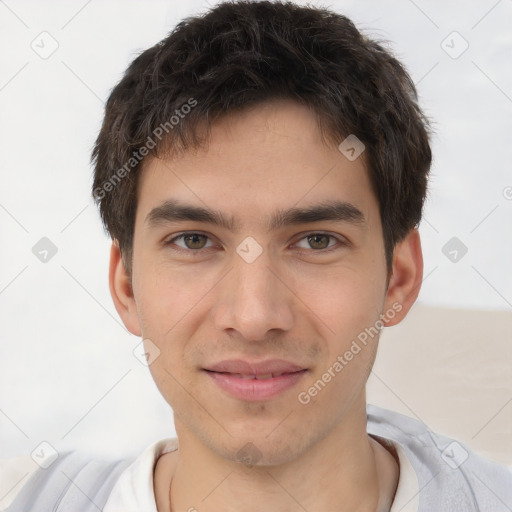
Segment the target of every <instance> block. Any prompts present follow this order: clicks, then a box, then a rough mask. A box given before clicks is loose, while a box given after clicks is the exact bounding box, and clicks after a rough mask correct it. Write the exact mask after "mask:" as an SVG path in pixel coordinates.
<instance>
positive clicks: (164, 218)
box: [144, 199, 366, 232]
mask: <svg viewBox="0 0 512 512" xmlns="http://www.w3.org/2000/svg"><path fill="white" fill-rule="evenodd" d="M184 220H188V221H195V222H204V223H207V224H213V225H216V226H221V227H223V228H225V229H227V230H230V231H240V224H239V223H238V222H237V221H236V220H235V219H234V217H229V218H228V217H226V216H225V215H224V214H223V213H222V212H221V211H215V210H211V209H209V208H203V207H201V206H194V205H191V204H185V203H182V202H180V201H177V200H175V199H169V200H167V201H165V202H164V203H162V204H161V205H159V206H157V207H155V208H153V209H152V210H151V211H150V212H149V213H148V215H147V216H146V219H145V221H144V222H145V224H146V225H147V226H148V227H149V228H151V227H156V226H158V225H160V224H164V223H165V224H166V223H173V222H179V221H184ZM319 221H335V222H348V223H351V224H354V225H361V226H363V225H364V224H366V219H365V216H364V215H363V213H362V212H361V210H359V209H358V208H356V207H355V206H354V205H353V204H351V203H348V202H346V201H325V202H322V203H320V204H316V205H311V206H308V207H306V208H295V207H294V208H289V209H287V210H277V211H276V212H275V213H274V214H273V215H272V216H271V217H270V219H269V221H268V223H267V230H268V232H270V231H274V230H276V229H279V228H282V227H285V226H292V225H297V224H312V223H314V222H319Z"/></svg>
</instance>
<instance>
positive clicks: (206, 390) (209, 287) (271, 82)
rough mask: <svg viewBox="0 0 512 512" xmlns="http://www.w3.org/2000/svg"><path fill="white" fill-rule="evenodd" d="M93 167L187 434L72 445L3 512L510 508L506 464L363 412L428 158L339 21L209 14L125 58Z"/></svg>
mask: <svg viewBox="0 0 512 512" xmlns="http://www.w3.org/2000/svg"><path fill="white" fill-rule="evenodd" d="M93 157H94V163H95V176H94V184H93V194H94V197H95V199H96V201H97V202H98V204H99V208H100V213H101V216H102V219H103V222H104V224H105V227H106V229H107V230H108V232H109V234H110V235H111V237H112V239H113V244H112V250H111V256H110V290H111V294H112V297H113V300H114V303H115V306H116V309H117V311H118V313H119V315H120V317H121V319H122V320H123V322H124V324H125V325H126V327H127V328H128V329H129V331H130V332H131V333H133V334H135V335H137V336H140V337H141V338H143V340H144V346H145V350H146V356H147V360H148V363H149V368H150V371H151V373H152V376H153V378H154V380H155V382H156V384H157V386H158V388H159V390H160V392H161V393H162V395H163V397H164V398H165V399H166V400H167V402H168V403H169V405H170V406H171V407H172V409H173V412H174V418H175V427H176V432H177V439H166V440H162V441H159V442H157V443H155V444H154V445H152V446H150V447H149V448H148V449H147V450H146V451H145V452H144V453H143V454H142V455H141V456H140V457H139V458H138V459H137V460H135V461H116V462H112V463H104V462H101V461H83V460H81V459H77V458H75V457H74V455H73V454H68V455H66V456H65V457H62V458H61V460H59V461H57V462H56V463H55V464H53V465H52V466H51V468H49V469H48V470H46V472H45V470H41V471H40V472H38V473H37V474H36V475H35V476H34V477H33V479H32V480H31V481H30V482H29V483H28V484H27V485H26V486H25V487H24V489H23V490H22V491H21V492H20V494H19V496H18V498H17V499H16V500H15V501H14V502H13V504H12V506H11V507H10V508H8V510H10V511H14V510H46V509H49V510H50V509H51V510H98V509H100V510H104V511H105V512H114V511H121V510H122V511H131V510H133V511H135V510H137V511H139V510H144V511H155V510H158V511H159V512H163V511H173V512H178V511H179V512H183V511H195V510H197V511H200V512H213V511H219V510H222V511H234V510H237V511H249V510H250V511H263V510H265V511H269V510H270V511H280V512H282V511H285V512H292V511H293V512H295V511H299V510H300V511H304V510H306V511H326V512H327V511H329V512H330V511H337V512H348V511H351V512H358V511H361V512H362V511H366V512H370V511H372V512H375V511H377V512H384V511H386V512H388V511H392V512H398V511H399V510H402V511H405V510H420V511H429V512H432V511H443V512H445V511H465V512H466V511H477V510H479V511H489V512H491V511H492V512H499V511H505V510H511V509H512V474H511V473H510V471H509V470H507V469H506V468H502V467H500V466H498V465H497V464H494V463H492V462H490V461H486V460H484V459H482V458H480V457H478V456H477V455H475V454H473V453H471V452H470V450H469V449H468V448H465V447H462V446H461V445H460V444H459V443H456V442H455V441H452V440H450V439H447V438H445V437H443V436H439V435H437V434H434V433H432V432H430V431H429V430H428V429H427V427H426V426H424V425H423V424H421V423H420V422H418V421H416V420H413V419H410V418H406V417H404V416H401V415H398V414H396V413H393V412H391V411H386V410H383V409H380V408H378V407H373V406H367V404H366V397H365V384H366V381H367V378H368V376H369V374H370V372H371V369H372V365H373V362H374V360H375V357H376V352H377V344H378V334H379V332H380V330H381V329H382V328H383V327H384V326H391V325H395V324H397V323H399V322H400V321H401V320H402V319H403V318H404V317H405V316H406V314H407V312H408V311H409V309H410V308H411V306H412V305H413V303H414V301H415V300H416V298H417V296H418V292H419V289H420V286H421V281H422V270H423V269H422V267H423V262H422V252H421V245H420V239H419V234H418V231H417V226H418V223H419V222H420V219H421V211H422V206H423V202H424V198H425V194H426V184H427V176H428V172H429V168H430V163H431V152H430V146H429V138H428V124H427V121H426V120H425V118H424V116H423V114H422V112H421V110H420V108H419V106H418V105H417V102H416V92H415V89H414V85H413V83H412V81H411V80H410V78H409V76H408V74H407V73H406V71H405V70H404V69H403V67H402V66H401V64H400V63H399V62H398V61H397V60H396V59H395V58H394V57H393V56H392V55H391V54H390V53H389V51H387V50H385V49H384V48H383V47H382V46H381V45H380V44H378V43H377V42H374V41H371V40H369V39H367V38H366V37H364V36H362V35H361V34H360V33H359V32H358V31H357V29H356V28H355V27H354V25H353V24H352V23H351V22H350V21H349V20H348V19H347V18H345V17H344V16H342V15H339V14H336V13H334V12H330V11H328V10H323V9H317V8H311V7H299V6H296V5H294V4H292V3H278V2H235V3H223V4H219V5H218V6H216V7H215V8H213V9H212V10H211V11H209V12H208V13H207V14H205V15H204V16H198V17H195V18H189V19H187V20H185V21H184V22H182V23H181V24H180V25H178V27H177V28H176V30H175V31H174V32H173V33H171V34H170V35H169V37H167V38H166V39H165V40H163V41H162V42H161V43H159V44H158V45H156V46H154V47H153V48H150V49H149V50H147V51H145V52H144V53H142V54H141V55H140V56H139V57H138V58H137V59H135V60H134V62H133V63H132V64H131V66H130V67H129V69H128V70H127V72H126V74H125V76H124V78H123V79H122V80H121V82H120V83H119V84H118V85H117V86H116V88H115V89H114V90H113V92H112V94H111V96H110V98H109V100H108V103H107V107H106V113H105V120H104V123H103V126H102V129H101V132H100V134H99V136H98V139H97V142H96V145H95V148H94V154H93ZM363 333H372V334H371V335H370V336H366V337H365V336H363V335H362V334H363ZM62 475H64V476H62ZM31 507H32V508H31ZM50 507H52V508H50Z"/></svg>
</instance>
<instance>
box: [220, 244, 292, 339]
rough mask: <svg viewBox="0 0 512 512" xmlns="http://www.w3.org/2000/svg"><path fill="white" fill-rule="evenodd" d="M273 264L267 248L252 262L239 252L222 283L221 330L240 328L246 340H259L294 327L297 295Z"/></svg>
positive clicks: (239, 330) (239, 333)
mask: <svg viewBox="0 0 512 512" xmlns="http://www.w3.org/2000/svg"><path fill="white" fill-rule="evenodd" d="M271 263H272V262H271V261H270V258H269V257H268V255H267V253H266V252H265V251H264V252H263V253H262V254H261V255H260V256H259V257H258V258H257V259H256V260H255V261H253V262H251V263H248V262H247V261H245V260H244V259H243V258H241V257H239V256H238V254H236V255H235V257H234V260H233V268H232V269H231V271H230V272H228V274H227V275H226V276H225V278H224V279H223V280H222V281H221V283H219V284H220V287H219V291H218V293H219V296H218V298H217V301H216V305H215V311H214V322H215V327H216V328H217V329H219V330H223V331H229V332H230V334H233V331H237V333H238V335H239V336H240V337H242V338H243V339H245V340H247V341H252V342H256V341H260V340H265V339H268V336H269V335H270V334H275V332H276V331H288V330H290V329H291V328H292V325H293V322H294V316H293V309H292V306H293V300H294V294H293V291H292V289H291V287H290V283H287V282H286V277H285V276H284V277H283V276H281V275H279V273H278V271H277V270H276V269H275V268H273V266H271ZM281 273H282V272H281ZM271 331H272V332H271ZM269 333H270V334H269Z"/></svg>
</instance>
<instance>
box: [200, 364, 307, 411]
mask: <svg viewBox="0 0 512 512" xmlns="http://www.w3.org/2000/svg"><path fill="white" fill-rule="evenodd" d="M203 370H204V372H205V373H206V374H207V375H208V377H209V378H211V379H212V381H213V382H214V383H215V384H216V385H217V386H218V387H219V388H220V389H221V390H222V391H223V392H225V393H226V394H228V395H229V396H231V397H233V398H237V399H239V400H244V401H262V400H268V399H271V398H274V397H276V396H278V395H280V394H282V393H284V392H285V391H287V390H290V389H291V388H292V387H294V386H296V385H297V383H298V382H299V381H300V380H301V379H302V378H303V377H304V375H305V374H306V373H307V372H308V371H309V370H308V369H307V368H301V367H300V366H298V365H295V364H292V363H289V362H287V361H282V360H271V361H265V362H262V363H249V362H246V361H241V360H234V361H223V362H221V363H219V364H217V365H214V366H212V367H210V368H204V369H203Z"/></svg>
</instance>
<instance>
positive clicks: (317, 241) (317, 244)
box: [307, 234, 332, 249]
mask: <svg viewBox="0 0 512 512" xmlns="http://www.w3.org/2000/svg"><path fill="white" fill-rule="evenodd" d="M330 238H332V237H330V236H329V235H322V234H315V235H309V236H308V237H307V239H308V243H309V244H310V246H311V247H312V248H313V249H326V248H327V247H328V246H329V239H330Z"/></svg>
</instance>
